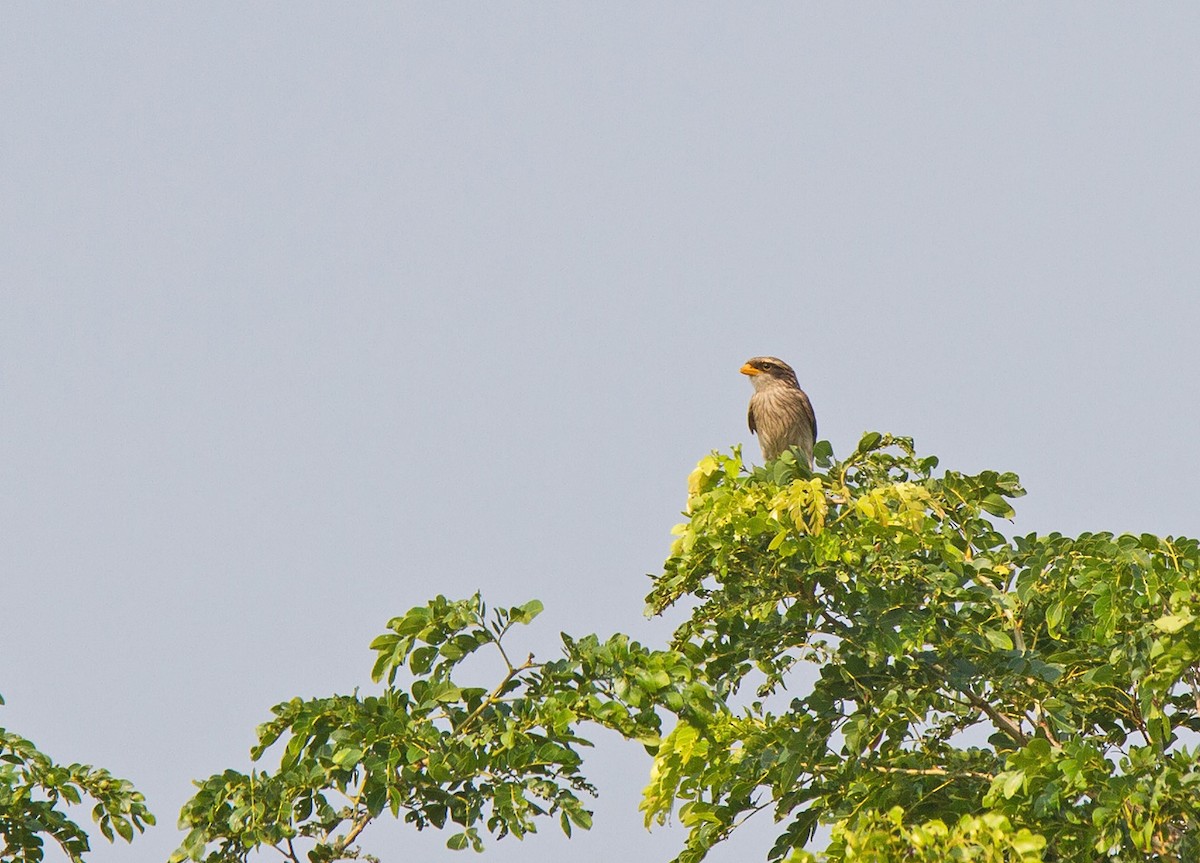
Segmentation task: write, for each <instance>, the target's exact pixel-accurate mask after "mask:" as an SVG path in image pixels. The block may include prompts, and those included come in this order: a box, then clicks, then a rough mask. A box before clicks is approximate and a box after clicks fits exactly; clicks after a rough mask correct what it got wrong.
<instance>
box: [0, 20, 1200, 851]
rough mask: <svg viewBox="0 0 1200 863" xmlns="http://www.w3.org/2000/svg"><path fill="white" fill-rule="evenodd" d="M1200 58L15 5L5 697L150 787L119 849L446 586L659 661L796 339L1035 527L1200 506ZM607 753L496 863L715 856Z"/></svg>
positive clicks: (2, 718)
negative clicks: (683, 834) (762, 369)
mask: <svg viewBox="0 0 1200 863" xmlns="http://www.w3.org/2000/svg"><path fill="white" fill-rule="evenodd" d="M1197 45H1200V7H1197V6H1196V5H1195V4H1193V3H1176V4H1171V3H1156V4H1153V5H1142V4H1116V3H1107V4H1094V3H1076V4H1071V3H1057V4H1044V3H1024V4H1022V3H1004V4H979V3H972V4H960V3H923V4H854V5H850V4H834V3H828V4H822V5H802V4H798V3H786V4H761V3H760V4H753V5H751V4H736V5H735V4H715V3H714V4H643V3H635V4H617V3H603V4H599V3H597V4H591V5H583V4H578V3H575V4H479V3H477V4H468V5H464V4H436V5H435V4H411V5H400V4H387V5H384V4H373V5H368V4H308V3H299V2H288V3H260V4H254V5H244V4H233V3H206V4H189V5H184V4H176V3H172V4H150V3H140V4H139V3H95V2H88V3H76V4H69V3H47V4H42V3H27V4H20V5H18V4H6V5H5V6H4V7H3V9H2V10H0V114H2V116H3V117H4V120H3V124H2V131H0V195H2V200H3V206H2V208H0V218H2V219H3V230H2V231H0V291H2V292H3V293H2V299H3V305H2V307H0V308H2V314H0V395H2V398H3V410H2V411H0V483H2V485H3V495H2V498H0V499H2V500H3V507H4V509H3V527H2V528H0V566H2V575H0V579H2V581H0V590H2V592H0V603H2V608H3V612H4V615H3V626H4V630H5V643H6V646H5V651H4V656H3V659H2V661H0V693H3V695H4V697H5V698H6V699H7V701H8V704H7V706H5V707H3V708H0V725H4V726H6V727H8V728H10V729H12V730H15V731H19V732H20V733H23V734H25V735H26V736H29V737H31V738H32V739H33V740H35V741H36V742H37V743H38V744H39V745H40V746H41V747H42V748H43V749H44V750H45V751H47V752H49V753H50V754H52V755H53V756H54V757H55V758H57V759H59V760H61V761H64V762H70V761H84V762H88V763H93V764H99V765H103V766H106V767H108V768H110V769H111V770H112V771H113V772H114V773H116V774H117V775H119V776H124V777H128V778H130V779H132V780H133V781H134V782H135V784H136V785H137V786H138V787H139V788H140V789H141V790H142V791H143V792H145V794H146V795H147V797H148V800H149V803H150V806H151V808H152V809H153V811H154V812H155V813H156V814H157V815H158V817H159V821H160V826H159V827H158V828H156V829H154V830H152V831H151V832H150V833H149V834H148V835H147V836H145V837H142V838H140V839H138V840H137V841H135V843H134V844H133V845H132V846H126V845H124V844H120V845H117V846H109V845H108V844H107V843H106V842H104V840H103V839H101V838H100V837H99V835H98V832H95V846H96V850H95V853H94V854H93V856H92V857H91V858H90V859H92V860H94V861H98V863H110V861H117V860H121V861H128V860H136V861H160V860H162V859H164V858H165V857H166V855H167V854H168V853H169V852H170V850H171V849H173V848H174V847H175V846H176V845H177V844H178V842H179V839H180V838H181V836H180V834H179V833H178V832H177V830H176V828H175V820H176V815H177V813H178V810H179V807H180V805H181V804H182V803H183V801H184V800H185V799H186V798H187V797H189V796H190V794H191V791H192V788H191V784H190V782H191V780H192V779H194V778H201V777H206V776H208V775H209V774H211V773H214V772H218V771H220V770H222V769H224V768H226V767H230V766H235V767H238V768H242V769H244V768H245V767H246V766H247V763H248V762H247V750H248V748H249V746H250V745H251V743H252V742H253V731H254V727H255V725H256V724H258V723H259V722H261V721H263V720H264V719H266V718H267V716H268V710H269V708H270V706H271V705H272V704H274V703H276V702H277V701H281V700H285V699H287V698H289V697H291V696H293V695H302V696H320V695H326V694H329V693H332V692H348V691H350V690H351V689H352V688H353V687H355V686H363V687H364V689H369V687H370V686H371V685H370V682H369V670H370V665H371V661H372V654H371V653H370V652H369V651H368V650H367V644H368V643H369V642H370V641H371V639H372V638H373V637H374V636H375V635H376V634H378V633H379V632H381V631H382V629H383V626H384V625H385V623H386V621H387V619H388V618H389V617H390V616H391V615H393V614H397V613H401V612H403V611H404V610H406V609H408V608H409V607H410V606H412V605H416V604H421V603H423V602H424V601H425V600H426V599H427V598H429V597H431V596H433V595H434V594H436V593H445V594H447V595H449V596H453V597H462V596H468V595H470V594H471V593H472V592H474V591H475V590H476V589H482V590H483V591H484V594H485V596H486V598H488V599H489V600H490V601H491V602H492V603H494V604H506V605H508V604H516V603H519V602H524V601H526V600H528V599H530V598H533V597H537V598H540V599H542V600H543V601H544V602H545V604H546V612H545V613H544V615H543V616H542V617H541V618H540V619H539V620H537V621H536V622H535V625H534V626H533V627H532V628H531V629H530V631H529V633H528V636H527V637H526V638H525V641H524V642H522V644H523V645H527V646H528V649H532V650H536V651H538V652H540V653H541V654H542V655H544V656H546V657H547V658H550V657H552V656H554V655H556V651H557V644H558V633H559V631H560V630H565V631H567V632H571V633H575V634H583V633H586V632H590V631H597V632H600V633H602V634H607V633H611V632H613V631H624V632H629V633H632V634H634V635H635V636H637V637H638V638H640V639H643V640H645V641H649V642H651V643H653V644H656V645H657V644H661V643H662V642H663V640H664V639H665V637H666V634H667V633H668V632H669V631H670V627H671V625H672V624H673V623H676V622H678V620H679V617H678V615H674V616H670V617H669V618H668V619H667V620H665V621H663V620H658V621H649V622H647V621H645V620H644V619H643V617H642V597H643V596H644V595H645V593H646V592H647V590H648V586H649V583H648V580H647V578H646V573H652V572H655V571H657V570H658V569H659V567H660V565H661V562H662V559H663V557H664V555H665V553H666V551H667V548H668V545H669V540H670V537H669V529H670V527H671V525H672V524H674V523H675V522H676V521H678V520H679V511H680V509H682V505H683V502H684V491H685V479H686V476H687V473H688V472H689V470H690V469H691V468H692V466H693V465H694V464H695V462H696V461H697V460H698V459H699V458H700V457H701V456H703V455H704V454H705V453H707V452H708V451H709V450H711V449H713V448H726V447H728V446H729V445H732V444H735V443H738V442H743V443H747V444H748V451H749V452H751V453H753V454H754V455H755V457H757V453H758V451H757V445H756V444H755V443H754V442H753V440H752V439H751V438H750V435H749V433H748V431H747V429H746V427H745V408H746V402H747V400H748V398H749V395H750V387H749V385H748V384H747V382H746V379H745V378H743V377H742V376H740V375H739V374H738V366H739V365H740V364H741V362H742V361H743V360H744V359H746V358H747V357H749V356H752V355H756V354H776V355H778V356H780V357H783V358H784V359H786V360H788V361H789V362H791V363H792V364H793V365H794V366H795V367H796V369H797V371H798V373H799V377H800V380H801V383H802V385H803V386H804V387H805V389H806V390H807V391H808V393H809V394H810V395H811V397H812V400H813V403H814V405H815V406H816V410H817V415H818V418H819V421H820V428H821V433H822V434H821V436H822V437H825V438H828V439H829V440H830V441H832V443H833V446H834V449H835V451H836V452H838V453H841V454H845V453H846V452H848V451H849V450H850V449H852V448H853V445H854V443H855V442H856V441H857V439H858V436H859V435H860V434H861V433H862V432H863V431H864V430H868V429H878V430H883V431H892V432H896V433H900V434H908V435H912V436H914V437H915V438H916V440H917V444H918V447H919V448H920V449H921V450H922V451H923V452H934V453H937V454H938V455H940V456H941V458H942V464H943V466H945V467H952V468H956V469H962V470H982V469H986V468H995V469H1002V470H1015V471H1017V472H1018V473H1019V474H1020V475H1021V476H1022V478H1023V479H1024V481H1025V484H1026V486H1027V487H1028V489H1029V491H1030V495H1029V497H1027V498H1025V499H1024V500H1022V501H1019V502H1018V513H1019V515H1018V520H1017V529H1019V530H1023V531H1033V530H1037V531H1050V530H1061V531H1064V532H1080V531H1083V530H1101V529H1106V530H1132V531H1138V532H1140V531H1153V532H1156V533H1163V534H1166V533H1189V534H1195V533H1196V532H1197V530H1198V529H1200V528H1198V527H1197V518H1198V516H1200V496H1198V491H1197V484H1196V478H1197V475H1198V473H1200V456H1198V454H1197V453H1198V448H1197V446H1196V444H1195V442H1194V439H1195V435H1196V428H1197V424H1198V421H1200V407H1198V405H1197V392H1196V384H1195V374H1196V369H1197V367H1198V365H1200V348H1198V347H1197V341H1196V335H1195V334H1196V331H1197V319H1198V317H1200V299H1198V296H1197V290H1198V286H1200V242H1198V241H1200V213H1198V204H1197V201H1198V200H1200V158H1198V156H1197V154H1198V153H1200V51H1198V50H1197V47H1196V46H1197ZM601 741H602V746H601V747H600V748H599V749H598V750H597V753H596V754H597V757H596V758H594V759H592V761H591V762H590V768H589V773H590V775H592V776H593V778H594V779H595V781H596V782H597V784H598V785H599V786H600V788H601V790H602V797H601V799H600V800H599V801H598V802H597V819H596V826H595V828H594V829H593V831H592V832H591V833H590V834H589V833H585V834H577V836H576V838H575V839H573V840H571V841H570V842H567V841H566V840H564V839H563V838H562V837H561V836H560V835H558V833H557V827H556V826H555V825H554V824H553V823H550V822H547V823H546V824H545V825H544V826H543V829H542V833H540V834H539V835H538V836H535V837H532V838H531V839H530V840H528V841H526V842H525V843H518V842H516V841H514V840H511V839H508V840H505V841H502V842H500V843H498V844H491V845H489V848H488V850H487V852H486V855H487V856H486V857H485V858H484V859H486V860H488V861H494V863H495V861H517V860H521V861H528V860H547V861H549V860H559V859H563V858H564V857H565V856H567V855H570V857H571V858H572V859H575V860H581V861H600V860H602V859H611V854H612V853H613V852H614V851H616V852H619V853H623V854H625V855H626V856H627V858H628V859H635V860H666V859H669V857H670V856H672V854H673V853H674V851H675V850H676V848H677V847H678V841H679V837H678V834H676V833H673V832H671V831H666V830H658V831H656V832H655V833H654V834H652V835H649V836H647V835H646V834H645V833H644V832H643V831H642V828H641V819H640V817H639V815H638V813H637V811H636V805H637V800H638V795H639V792H640V789H641V787H642V786H643V785H644V784H645V779H646V771H647V769H648V761H647V759H645V757H644V755H643V753H642V751H641V749H640V747H638V746H636V745H626V744H622V743H619V742H617V741H615V740H613V739H612V738H611V737H609V736H603V735H602V736H601ZM80 815H81V817H82V818H83V819H84V820H85V822H86V823H88V824H89V825H90V823H91V822H90V820H89V819H88V817H87V814H86V812H81V813H80ZM760 817H764V816H760ZM771 826H772V825H770V823H769V821H764V824H763V825H761V826H760V827H759V828H758V830H757V832H756V831H755V830H754V829H751V830H749V831H748V832H747V835H746V837H745V838H743V839H742V840H741V841H740V842H739V841H737V840H735V841H734V842H733V843H731V844H730V846H729V847H728V848H725V849H722V851H720V852H719V853H717V854H715V855H714V857H713V859H714V860H716V861H733V860H754V859H762V854H763V852H764V851H765V848H766V847H767V845H768V837H769V836H771V835H772V833H771V829H770V828H771ZM447 835H448V833H441V834H439V833H437V832H426V833H424V834H417V833H415V832H414V831H411V830H409V829H407V828H405V827H403V826H402V825H395V824H394V823H390V822H381V823H380V824H378V825H376V826H373V827H372V828H370V829H369V830H368V831H367V832H366V833H365V834H364V837H363V839H364V844H365V846H366V847H367V849H368V850H371V851H374V852H375V853H378V854H380V855H381V856H382V857H383V859H384V860H386V861H396V860H405V859H429V860H450V859H454V860H465V859H467V858H466V856H465V855H464V854H462V853H457V854H456V853H455V852H451V851H447V850H445V849H444V842H445V839H446V837H447ZM49 859H53V860H61V859H62V858H61V855H59V856H53V857H51V858H49ZM263 859H264V860H267V859H274V858H273V856H272V857H266V856H264V857H263Z"/></svg>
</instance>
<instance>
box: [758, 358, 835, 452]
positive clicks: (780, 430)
mask: <svg viewBox="0 0 1200 863" xmlns="http://www.w3.org/2000/svg"><path fill="white" fill-rule="evenodd" d="M741 372H742V374H744V375H748V376H749V377H750V383H751V384H753V385H754V395H752V396H750V411H749V414H748V417H747V418H748V419H749V421H750V433H751V434H757V435H758V443H759V446H761V447H762V454H763V459H764V460H766V461H772V460H773V459H777V458H779V456H780V455H781V454H782V453H784V452H786V451H787V450H788V449H790V448H791V447H796V448H798V449H799V450H800V451H801V452H802V453H804V458H805V459H806V460H807V462H808V466H809V467H810V468H811V467H812V451H813V443H814V442H815V441H816V439H817V417H816V414H814V413H813V408H812V402H810V401H809V400H808V395H807V394H805V392H804V390H802V389H800V384H799V383H798V382H797V381H796V372H795V370H794V369H793V368H792V367H791V366H789V365H788V364H787V363H785V362H784V361H783V360H781V359H779V358H778V357H752V358H751V359H748V360H746V362H745V363H744V364H743V365H742V368H741Z"/></svg>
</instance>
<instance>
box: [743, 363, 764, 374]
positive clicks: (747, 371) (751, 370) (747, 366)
mask: <svg viewBox="0 0 1200 863" xmlns="http://www.w3.org/2000/svg"><path fill="white" fill-rule="evenodd" d="M738 371H740V372H741V373H742V374H744V375H761V374H762V369H756V368H755V367H754V366H752V365H750V363H746V364H745V365H744V366H742V367H741V368H740V369H738Z"/></svg>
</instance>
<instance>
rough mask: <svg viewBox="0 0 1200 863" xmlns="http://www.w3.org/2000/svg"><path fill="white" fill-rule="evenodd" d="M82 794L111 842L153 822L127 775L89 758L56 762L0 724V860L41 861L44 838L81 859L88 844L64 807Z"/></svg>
mask: <svg viewBox="0 0 1200 863" xmlns="http://www.w3.org/2000/svg"><path fill="white" fill-rule="evenodd" d="M3 703H4V702H3V700H2V699H0V704H3ZM85 797H87V798H91V799H92V800H94V801H95V805H94V806H93V807H92V818H93V819H94V820H95V821H96V823H97V824H98V825H99V827H100V832H101V833H102V834H103V835H104V838H106V839H108V840H109V841H110V842H112V841H114V839H115V837H117V836H120V837H121V838H122V839H124V840H125V841H126V842H130V841H132V840H133V837H134V833H135V831H136V832H137V833H142V832H144V831H145V829H146V826H147V825H151V824H154V816H153V815H152V814H151V813H150V810H149V809H147V808H146V805H145V800H144V798H143V797H142V795H141V793H140V792H138V791H136V790H135V789H134V787H133V785H132V784H130V783H129V782H128V781H126V780H124V779H118V778H116V777H115V776H113V775H112V774H111V773H109V772H108V771H107V770H105V769H103V768H98V767H92V766H91V765H89V764H65V765H64V764H57V763H55V761H54V760H53V759H52V758H50V756H48V755H46V754H45V753H44V752H41V751H40V750H39V749H38V748H37V747H36V746H35V745H34V744H33V743H32V742H31V741H29V740H27V739H25V738H24V737H21V736H20V735H18V734H14V733H12V732H10V731H7V730H5V729H3V728H0V843H2V844H0V860H6V861H8V860H12V861H20V863H40V861H41V860H42V859H43V856H44V854H45V847H44V846H45V840H46V839H47V838H49V839H51V840H53V841H54V842H55V843H57V845H58V846H59V848H61V849H62V851H63V853H64V854H66V856H67V857H68V858H69V859H71V860H73V861H80V860H82V859H83V855H84V854H85V853H87V852H88V851H89V850H90V848H91V846H90V843H89V841H88V835H87V833H86V832H85V831H84V829H83V828H82V827H81V826H80V825H79V824H77V823H76V822H75V821H73V820H72V819H71V818H70V817H69V816H68V814H67V812H66V811H65V807H66V806H68V805H79V804H81V803H82V802H83V800H84V798H85Z"/></svg>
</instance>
